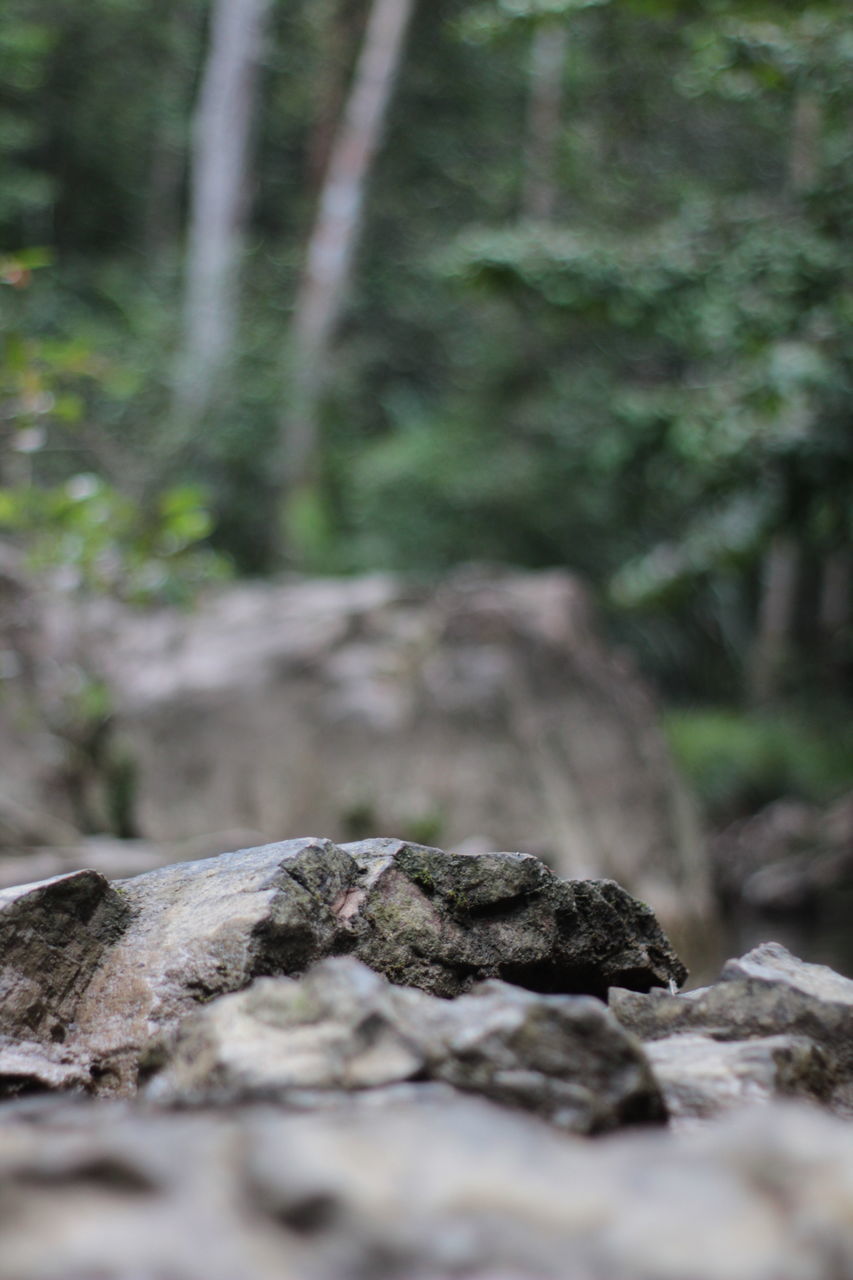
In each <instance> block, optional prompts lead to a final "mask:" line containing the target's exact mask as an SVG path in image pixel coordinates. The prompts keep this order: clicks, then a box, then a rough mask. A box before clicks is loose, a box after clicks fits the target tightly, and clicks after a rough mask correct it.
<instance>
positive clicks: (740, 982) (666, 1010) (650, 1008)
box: [610, 942, 853, 1110]
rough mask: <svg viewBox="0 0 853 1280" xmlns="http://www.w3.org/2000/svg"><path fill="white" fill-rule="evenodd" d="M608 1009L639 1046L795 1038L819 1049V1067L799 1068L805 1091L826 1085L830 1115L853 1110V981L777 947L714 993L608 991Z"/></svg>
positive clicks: (764, 950)
mask: <svg viewBox="0 0 853 1280" xmlns="http://www.w3.org/2000/svg"><path fill="white" fill-rule="evenodd" d="M610 1007H611V1009H612V1010H613V1012H614V1013H615V1015H616V1017H617V1018H618V1019H619V1021H620V1022H621V1023H622V1025H623V1026H625V1027H627V1028H628V1029H629V1030H630V1031H632V1032H633V1033H634V1034H635V1035H637V1036H639V1037H640V1039H641V1040H644V1041H656V1040H663V1039H664V1038H666V1037H670V1036H676V1035H683V1034H685V1033H687V1034H700V1035H705V1036H709V1037H711V1038H712V1039H714V1040H718V1041H743V1040H746V1041H750V1040H758V1039H761V1038H764V1037H776V1036H786V1037H796V1038H797V1039H798V1040H800V1041H806V1042H807V1043H809V1044H811V1045H813V1046H817V1047H818V1048H819V1049H820V1052H821V1055H822V1059H823V1064H824V1065H822V1066H821V1065H819V1064H817V1063H815V1061H814V1060H813V1059H812V1060H811V1062H812V1065H811V1066H809V1064H808V1063H802V1066H803V1070H804V1076H803V1081H804V1085H803V1091H804V1092H806V1093H814V1092H815V1091H816V1092H817V1093H818V1094H820V1092H821V1090H822V1089H823V1088H825V1087H826V1084H827V1083H829V1084H831V1094H832V1103H833V1105H834V1106H835V1107H837V1108H838V1109H839V1110H846V1109H848V1108H849V1107H850V1106H851V1103H853V981H851V980H850V979H848V978H844V977H842V976H841V975H840V974H838V973H835V972H834V971H833V970H832V969H828V968H826V967H825V966H824V965H814V964H806V963H805V962H804V961H802V960H798V959H797V958H796V957H795V956H792V955H791V954H790V952H788V951H786V950H785V948H784V947H782V946H780V945H779V944H778V943H775V942H768V943H764V944H762V945H761V946H760V947H756V948H755V949H754V950H753V951H750V952H748V953H747V954H746V955H745V956H743V957H742V958H741V959H740V960H730V961H728V963H727V964H726V965H725V966H724V968H723V971H722V973H721V975H720V981H719V982H717V983H715V984H714V985H713V986H710V987H703V988H701V989H700V990H698V991H689V992H686V993H685V994H683V995H667V994H665V993H663V992H653V993H649V994H647V995H638V994H637V993H634V992H628V991H612V992H611V993H610ZM815 1066H817V1073H816V1074H815V1072H814V1069H813V1068H814V1067H815ZM818 1078H822V1079H823V1080H824V1082H825V1084H824V1085H819V1086H818V1087H817V1089H815V1088H814V1087H813V1083H810V1082H813V1081H815V1080H817V1079H818Z"/></svg>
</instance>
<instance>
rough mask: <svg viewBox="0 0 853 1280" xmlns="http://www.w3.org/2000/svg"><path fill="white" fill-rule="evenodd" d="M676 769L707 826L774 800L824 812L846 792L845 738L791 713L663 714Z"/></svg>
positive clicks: (848, 760)
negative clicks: (797, 801) (818, 806)
mask: <svg viewBox="0 0 853 1280" xmlns="http://www.w3.org/2000/svg"><path fill="white" fill-rule="evenodd" d="M666 730H667V734H668V737H669V742H670V745H671V747H672V750H673V753H674V755H675V758H676V761H677V763H678V765H679V767H680V768H681V770H682V771H683V773H684V775H685V777H686V778H687V779H688V780H689V781H690V782H691V783H692V785H693V787H694V789H695V791H696V793H697V794H698V796H699V797H700V800H701V801H702V802H703V805H704V807H705V810H706V814H707V816H708V817H709V819H710V820H711V821H712V822H715V823H723V822H726V821H730V820H733V819H734V818H737V817H741V816H743V815H744V814H747V813H749V812H751V811H753V810H754V809H756V808H758V807H760V806H761V805H764V804H768V803H769V802H770V801H771V800H774V799H776V798H777V797H779V796H790V797H792V798H795V799H800V800H807V801H812V802H814V803H816V804H825V803H827V802H828V801H830V800H832V799H833V798H835V797H837V796H838V795H839V794H841V793H842V792H843V791H844V790H845V789H847V788H849V786H850V778H851V777H852V776H853V732H851V731H850V730H849V728H848V729H846V730H840V729H839V726H838V724H837V722H836V721H835V720H834V719H833V720H832V721H829V722H827V723H821V722H820V721H816V720H815V719H814V718H813V717H806V716H803V715H802V714H797V713H794V712H788V713H779V714H776V715H766V714H764V715H758V714H756V713H753V714H747V713H744V712H742V711H736V710H732V709H729V710H726V709H722V708H705V709H691V710H678V711H670V712H669V714H668V715H667V718H666Z"/></svg>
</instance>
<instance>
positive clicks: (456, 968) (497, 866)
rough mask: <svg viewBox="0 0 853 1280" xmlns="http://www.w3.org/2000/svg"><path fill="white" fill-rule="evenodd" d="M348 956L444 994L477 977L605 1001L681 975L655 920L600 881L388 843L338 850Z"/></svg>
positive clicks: (518, 861) (505, 857)
mask: <svg viewBox="0 0 853 1280" xmlns="http://www.w3.org/2000/svg"><path fill="white" fill-rule="evenodd" d="M343 847H344V849H346V850H347V852H348V853H349V854H350V855H351V856H352V857H353V858H354V859H355V860H356V861H357V862H358V864H359V866H360V868H361V869H362V872H363V874H364V880H363V896H361V891H359V893H357V894H356V895H354V896H353V898H352V899H351V901H350V903H349V904H348V908H347V909H348V910H350V911H351V913H352V914H351V917H350V918H351V920H352V926H353V929H354V930H355V932H356V933H357V935H358V943H357V947H356V951H357V954H358V955H359V956H360V957H361V958H362V959H363V960H365V961H366V962H367V964H369V965H370V966H371V967H372V968H374V969H377V970H379V971H380V972H381V973H384V974H386V975H387V976H388V977H389V978H391V980H392V981H394V982H399V983H403V984H406V985H408V986H416V987H421V988H422V989H423V990H426V991H432V992H434V993H435V994H436V995H443V996H453V995H458V994H460V993H461V992H464V991H466V990H469V989H470V987H471V986H472V985H473V983H475V982H477V981H480V980H482V979H483V978H501V979H503V980H505V981H508V982H514V983H517V984H518V985H519V986H523V987H527V988H529V989H530V990H533V991H542V992H558V993H569V992H574V993H583V994H590V995H598V996H600V997H602V998H603V997H604V996H605V995H606V993H607V988H608V986H616V985H618V986H624V987H629V988H631V989H634V990H648V989H649V988H650V987H652V986H666V985H667V984H668V983H669V981H670V979H671V980H672V981H674V982H676V983H677V984H678V985H680V984H681V983H682V982H683V981H684V979H685V978H686V976H687V972H686V970H685V969H684V966H683V965H682V964H681V963H680V961H679V960H678V959H677V957H676V956H675V955H674V953H673V951H672V948H671V947H670V945H669V943H668V942H667V940H666V938H665V937H664V935H663V934H662V933H661V930H660V926H659V925H658V923H657V920H656V919H655V916H654V913H653V912H652V911H651V910H650V909H649V908H648V907H646V906H644V905H643V904H642V903H640V902H637V900H636V899H634V898H632V897H631V896H630V895H629V894H627V893H626V892H625V890H624V889H621V888H620V887H619V886H618V885H617V884H615V883H614V882H613V881H611V880H570V881H566V880H560V879H559V878H558V877H557V876H555V875H554V874H553V872H551V871H550V870H549V869H548V868H547V867H546V866H545V865H544V864H543V863H541V862H539V861H538V859H536V858H532V857H530V856H529V855H527V854H520V853H488V854H472V855H465V856H448V855H447V854H445V853H442V852H441V850H439V849H428V848H424V847H421V846H415V845H408V844H404V843H402V842H401V841H398V840H369V841H365V842H363V843H361V844H351V845H344V846H343Z"/></svg>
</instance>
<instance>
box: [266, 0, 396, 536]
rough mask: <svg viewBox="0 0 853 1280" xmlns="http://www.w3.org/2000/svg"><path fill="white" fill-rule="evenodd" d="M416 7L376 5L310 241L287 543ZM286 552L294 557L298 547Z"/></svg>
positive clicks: (293, 394)
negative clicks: (368, 189) (367, 193)
mask: <svg viewBox="0 0 853 1280" xmlns="http://www.w3.org/2000/svg"><path fill="white" fill-rule="evenodd" d="M414 8H415V0H373V4H372V6H371V10H370V16H369V18H368V22H367V28H366V30H365V34H364V39H363V43H362V48H361V52H360V55H359V58H358V62H357V65H356V68H355V73H354V77H353V82H352V88H351V90H350V94H349V98H348V101H347V104H346V107H345V110H344V114H343V118H342V120H341V123H340V127H339V129H338V132H337V135H336V137H335V141H334V144H333V146H332V150H331V154H330V157H329V163H328V168H327V170H326V175H325V180H324V182H323V185H322V189H321V192H320V198H319V203H318V210H317V215H316V219H315V223H314V227H313V229H312V232H311V235H310V237H309V241H308V248H307V253H306V262H305V268H304V272H303V277H302V282H301V286H300V288H299V292H298V294H297V299H296V306H295V310H294V314H293V322H292V325H291V330H290V333H289V337H288V347H287V352H286V357H285V368H286V379H287V383H286V389H285V394H286V409H285V412H284V414H283V417H282V423H281V439H280V446H279V452H278V459H277V471H278V475H277V481H278V484H279V487H280V491H281V494H282V506H283V511H282V517H283V518H282V530H281V532H282V537H283V538H284V539H285V541H287V539H288V536H289V531H290V523H291V522H290V514H291V511H292V506H293V502H294V500H295V498H296V497H297V496H298V494H299V493H300V492H301V491H303V490H304V489H305V488H306V487H310V485H311V483H312V481H313V478H314V472H315V469H316V462H317V451H318V443H319V425H318V414H319V409H320V403H321V399H322V395H323V391H324V388H325V384H326V380H327V376H328V372H329V356H330V350H331V344H332V340H333V338H334V334H335V329H336V327H337V324H338V321H339V319H340V316H341V312H342V310H343V306H344V303H345V301H346V293H347V288H348V285H349V280H350V273H351V269H352V262H353V257H354V253H355V249H356V245H357V242H358V236H359V232H360V229H361V217H362V210H363V206H364V196H365V190H366V187H367V183H368V180H369V177H370V171H371V166H372V163H373V160H374V157H375V155H376V153H377V150H378V148H379V143H380V140H381V136H382V129H383V125H384V122H385V117H386V113H387V110H388V104H389V102H390V99H391V93H392V90H393V86H394V82H395V79H396V77H397V73H398V71H399V67H400V62H401V59H402V54H403V48H404V43H405V36H406V31H407V28H408V26H409V22H410V20H411V17H412V14H413V12H414ZM286 549H287V550H288V551H289V552H291V553H292V552H293V548H292V547H288V548H286Z"/></svg>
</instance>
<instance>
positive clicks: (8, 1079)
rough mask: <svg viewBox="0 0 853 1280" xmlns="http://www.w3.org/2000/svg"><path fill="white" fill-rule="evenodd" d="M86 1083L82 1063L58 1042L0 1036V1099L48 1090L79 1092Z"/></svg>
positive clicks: (87, 1083) (87, 1075)
mask: <svg viewBox="0 0 853 1280" xmlns="http://www.w3.org/2000/svg"><path fill="white" fill-rule="evenodd" d="M89 1083H90V1077H89V1072H88V1069H87V1067H86V1064H85V1063H84V1062H80V1061H79V1059H78V1058H77V1057H76V1056H75V1055H74V1054H73V1053H72V1052H70V1051H69V1050H67V1049H64V1048H63V1047H62V1046H61V1045H44V1044H38V1043H33V1042H31V1041H26V1040H23V1041H17V1042H15V1041H11V1040H7V1039H6V1038H5V1037H0V1100H4V1099H8V1098H15V1097H18V1096H20V1095H27V1094H31V1093H41V1092H43V1091H44V1090H49V1089H50V1090H61V1091H82V1090H83V1089H85V1088H86V1087H87V1086H88V1085H89Z"/></svg>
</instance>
